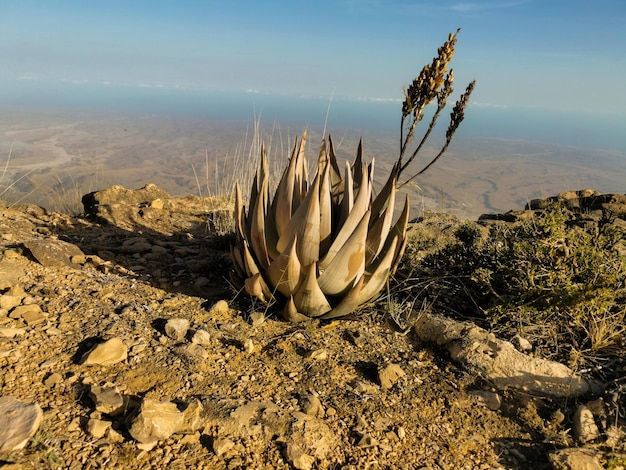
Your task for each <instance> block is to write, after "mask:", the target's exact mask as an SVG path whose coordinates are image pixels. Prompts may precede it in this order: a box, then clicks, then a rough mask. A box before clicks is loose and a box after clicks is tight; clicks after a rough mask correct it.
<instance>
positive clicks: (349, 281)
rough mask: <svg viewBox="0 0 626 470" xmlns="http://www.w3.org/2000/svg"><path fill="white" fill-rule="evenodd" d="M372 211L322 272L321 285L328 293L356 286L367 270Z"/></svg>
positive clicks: (341, 292)
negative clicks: (366, 249) (367, 241)
mask: <svg viewBox="0 0 626 470" xmlns="http://www.w3.org/2000/svg"><path fill="white" fill-rule="evenodd" d="M369 219H370V212H369V211H367V212H366V213H365V215H364V216H363V218H362V219H361V221H360V222H359V225H357V227H356V229H355V230H354V232H352V234H351V235H350V237H349V238H348V240H346V243H344V245H343V246H342V247H341V249H340V250H339V251H338V252H337V254H336V255H335V257H334V258H333V260H332V261H331V262H330V263H329V264H328V266H327V268H326V269H325V270H324V271H323V272H322V273H320V276H319V281H318V282H319V286H320V289H322V292H324V294H326V295H341V294H344V293H345V292H347V291H348V290H349V289H351V288H352V287H353V286H354V283H355V279H357V280H358V278H360V277H361V276H362V275H363V272H364V271H365V243H366V240H367V226H368V224H369Z"/></svg>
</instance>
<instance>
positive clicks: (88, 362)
mask: <svg viewBox="0 0 626 470" xmlns="http://www.w3.org/2000/svg"><path fill="white" fill-rule="evenodd" d="M127 357H128V348H127V347H126V345H125V344H124V342H123V341H122V340H121V339H120V338H111V339H110V340H108V341H105V342H104V343H100V344H97V345H96V346H94V347H93V348H91V349H90V350H89V351H87V352H86V353H85V354H84V355H83V357H82V358H81V360H80V362H79V363H80V364H82V365H84V366H93V365H100V366H110V365H113V364H116V363H118V362H121V361H124V360H126V358H127Z"/></svg>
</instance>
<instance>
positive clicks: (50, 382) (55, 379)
mask: <svg viewBox="0 0 626 470" xmlns="http://www.w3.org/2000/svg"><path fill="white" fill-rule="evenodd" d="M61 381H63V376H62V375H61V374H59V373H58V372H53V373H52V374H50V375H48V376H47V377H46V378H45V379H44V381H43V384H44V385H45V386H46V387H48V388H52V387H54V386H55V385H56V384H58V383H61Z"/></svg>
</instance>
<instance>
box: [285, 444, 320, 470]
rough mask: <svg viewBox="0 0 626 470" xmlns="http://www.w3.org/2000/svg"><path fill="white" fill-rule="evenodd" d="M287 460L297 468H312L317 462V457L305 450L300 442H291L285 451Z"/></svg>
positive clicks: (308, 469) (299, 469)
mask: <svg viewBox="0 0 626 470" xmlns="http://www.w3.org/2000/svg"><path fill="white" fill-rule="evenodd" d="M285 454H286V455H285V456H286V457H287V460H288V461H289V462H290V463H291V465H293V467H294V468H295V469H297V470H310V469H311V468H313V464H314V463H315V457H313V456H312V455H309V454H307V453H305V452H304V450H303V449H302V447H300V446H299V445H298V444H295V443H293V442H290V443H289V444H287V449H286V451H285Z"/></svg>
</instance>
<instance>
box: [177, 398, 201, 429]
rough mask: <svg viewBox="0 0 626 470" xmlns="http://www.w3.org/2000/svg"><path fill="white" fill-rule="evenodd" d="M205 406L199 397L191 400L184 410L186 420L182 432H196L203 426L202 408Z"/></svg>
mask: <svg viewBox="0 0 626 470" xmlns="http://www.w3.org/2000/svg"><path fill="white" fill-rule="evenodd" d="M203 409H204V407H203V406H202V403H201V402H200V400H198V399H197V398H194V399H193V400H191V402H190V403H189V404H188V405H187V408H185V410H184V411H183V415H184V422H183V425H182V426H181V428H180V432H184V433H186V434H191V433H195V432H196V431H197V430H198V429H200V428H201V427H202V416H201V415H202V410H203Z"/></svg>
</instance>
